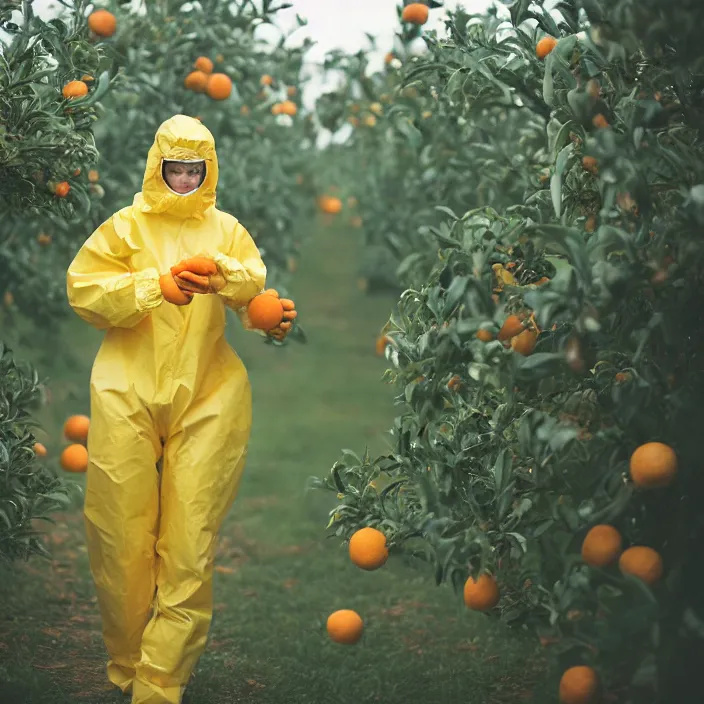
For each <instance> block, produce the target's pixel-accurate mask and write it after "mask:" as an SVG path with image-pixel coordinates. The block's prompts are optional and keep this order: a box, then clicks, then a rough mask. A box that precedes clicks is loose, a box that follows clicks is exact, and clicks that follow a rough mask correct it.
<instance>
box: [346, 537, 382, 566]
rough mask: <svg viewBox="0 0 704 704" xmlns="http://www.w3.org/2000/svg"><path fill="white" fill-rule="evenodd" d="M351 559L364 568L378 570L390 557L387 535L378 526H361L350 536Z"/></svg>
mask: <svg viewBox="0 0 704 704" xmlns="http://www.w3.org/2000/svg"><path fill="white" fill-rule="evenodd" d="M349 552H350V559H351V560H352V562H354V564H355V565H357V567H361V568H362V569H363V570H370V571H371V570H376V569H379V567H381V566H382V565H383V564H384V563H385V562H386V560H387V559H388V557H389V550H388V548H387V547H386V536H385V535H384V534H383V533H382V532H381V531H380V530H377V529H376V528H370V527H369V526H367V527H366V528H360V529H359V530H358V531H356V532H355V533H354V534H353V535H352V537H351V538H350V544H349Z"/></svg>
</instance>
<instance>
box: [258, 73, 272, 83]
mask: <svg viewBox="0 0 704 704" xmlns="http://www.w3.org/2000/svg"><path fill="white" fill-rule="evenodd" d="M273 82H274V79H273V78H272V77H271V76H270V75H269V74H268V73H265V74H264V75H263V76H262V77H261V78H260V79H259V83H260V84H261V85H263V86H270V85H271V84H272V83H273Z"/></svg>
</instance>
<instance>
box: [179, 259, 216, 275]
mask: <svg viewBox="0 0 704 704" xmlns="http://www.w3.org/2000/svg"><path fill="white" fill-rule="evenodd" d="M182 271H190V272H192V273H194V274H198V275H199V276H212V275H213V274H217V273H218V267H217V265H216V264H215V262H214V261H213V260H212V259H210V258H209V257H191V258H190V259H184V260H183V261H181V262H179V263H178V264H176V265H174V266H172V267H171V273H172V274H173V275H174V276H178V275H179V274H180V273H181V272H182Z"/></svg>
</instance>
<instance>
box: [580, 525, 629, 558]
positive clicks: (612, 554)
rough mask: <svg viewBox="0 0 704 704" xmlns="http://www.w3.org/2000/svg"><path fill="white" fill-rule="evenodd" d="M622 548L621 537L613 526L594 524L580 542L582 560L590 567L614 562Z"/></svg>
mask: <svg viewBox="0 0 704 704" xmlns="http://www.w3.org/2000/svg"><path fill="white" fill-rule="evenodd" d="M622 549H623V539H622V538H621V534H620V533H619V532H618V531H617V530H616V529H615V528H614V527H613V526H609V525H605V524H602V525H598V526H594V527H593V528H592V529H591V530H590V531H589V532H588V533H587V535H586V537H585V538H584V542H583V543H582V560H584V562H586V564H588V565H589V566H591V567H606V566H607V565H610V564H612V563H613V562H616V560H617V559H618V556H619V555H620V554H621V550H622Z"/></svg>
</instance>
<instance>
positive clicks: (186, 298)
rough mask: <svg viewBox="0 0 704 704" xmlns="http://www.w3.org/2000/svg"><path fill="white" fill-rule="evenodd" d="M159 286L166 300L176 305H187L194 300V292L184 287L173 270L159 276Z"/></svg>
mask: <svg viewBox="0 0 704 704" xmlns="http://www.w3.org/2000/svg"><path fill="white" fill-rule="evenodd" d="M159 287H160V288H161V293H162V295H163V296H164V300H165V301H168V302H169V303H173V304H174V305H175V306H187V305H188V304H189V303H190V302H191V301H192V300H193V294H192V293H191V292H190V291H186V290H184V289H182V288H181V287H180V286H179V285H178V283H177V281H176V279H175V277H174V275H173V274H172V273H171V272H169V273H168V274H162V275H161V276H160V277H159Z"/></svg>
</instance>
